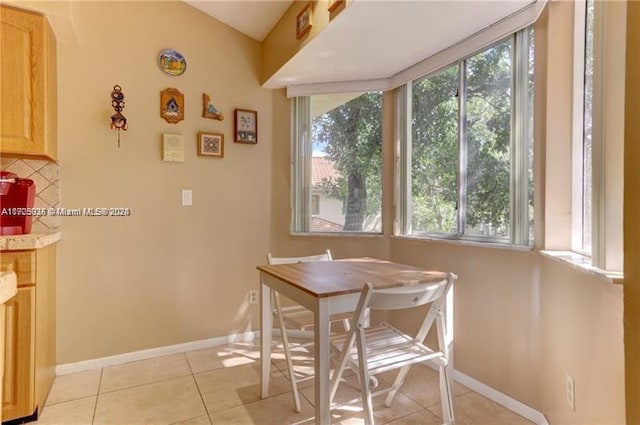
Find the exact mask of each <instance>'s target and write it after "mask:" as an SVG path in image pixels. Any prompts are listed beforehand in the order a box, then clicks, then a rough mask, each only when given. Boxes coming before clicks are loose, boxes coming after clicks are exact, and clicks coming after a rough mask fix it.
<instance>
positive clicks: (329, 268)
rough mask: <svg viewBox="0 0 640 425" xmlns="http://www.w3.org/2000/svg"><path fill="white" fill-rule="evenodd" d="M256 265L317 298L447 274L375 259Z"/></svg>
mask: <svg viewBox="0 0 640 425" xmlns="http://www.w3.org/2000/svg"><path fill="white" fill-rule="evenodd" d="M257 268H258V270H260V271H261V272H262V273H266V274H268V275H271V276H274V277H276V278H278V279H280V280H282V281H284V282H287V283H289V284H291V285H293V286H296V287H298V288H300V289H302V290H303V291H305V292H307V293H309V294H311V295H314V296H315V297H318V298H324V297H332V296H336V295H343V294H351V293H357V292H360V291H362V286H363V285H364V284H365V283H367V282H368V283H371V284H372V285H373V287H374V288H377V289H380V288H391V287H394V286H405V285H415V284H419V283H430V282H433V283H436V282H440V281H442V280H443V279H446V278H447V276H448V273H445V272H439V271H427V270H424V269H421V268H419V267H414V266H408V265H405V264H398V263H392V262H390V261H383V260H377V259H375V258H349V259H343V260H335V261H314V262H307V263H294V264H279V265H261V266H258V267H257Z"/></svg>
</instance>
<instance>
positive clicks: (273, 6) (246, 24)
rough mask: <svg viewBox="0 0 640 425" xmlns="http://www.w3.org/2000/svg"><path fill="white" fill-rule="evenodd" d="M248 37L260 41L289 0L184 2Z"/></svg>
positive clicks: (275, 21) (284, 10)
mask: <svg viewBox="0 0 640 425" xmlns="http://www.w3.org/2000/svg"><path fill="white" fill-rule="evenodd" d="M184 2H186V3H189V4H190V5H191V6H193V7H195V8H196V9H200V10H201V11H203V12H204V13H206V14H207V15H210V16H213V17H214V18H216V19H217V20H219V21H222V22H224V23H225V24H227V25H229V26H230V27H232V28H235V29H237V30H238V31H240V32H241V33H243V34H246V35H248V36H249V37H251V38H253V39H255V40H258V41H262V40H264V38H265V37H266V36H267V35H268V34H269V32H270V31H271V28H273V27H274V25H275V24H276V23H278V21H279V20H280V18H281V17H282V15H284V12H286V11H287V9H288V8H289V6H290V5H291V3H293V2H292V1H291V0H227V1H219V0H218V1H215V0H213V1H212V0H184Z"/></svg>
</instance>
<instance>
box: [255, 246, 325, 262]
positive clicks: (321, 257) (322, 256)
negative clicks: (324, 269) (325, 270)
mask: <svg viewBox="0 0 640 425" xmlns="http://www.w3.org/2000/svg"><path fill="white" fill-rule="evenodd" d="M331 260H332V258H331V251H330V250H328V249H327V250H326V251H325V253H324V254H317V255H307V256H304V257H273V256H272V255H271V253H268V254H267V262H268V263H269V264H270V265H276V264H292V263H309V262H313V261H331Z"/></svg>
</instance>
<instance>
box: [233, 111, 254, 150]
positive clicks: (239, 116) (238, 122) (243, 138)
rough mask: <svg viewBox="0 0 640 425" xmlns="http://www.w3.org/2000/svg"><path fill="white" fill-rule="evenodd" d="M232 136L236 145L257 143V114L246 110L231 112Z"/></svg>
mask: <svg viewBox="0 0 640 425" xmlns="http://www.w3.org/2000/svg"><path fill="white" fill-rule="evenodd" d="M233 112H234V113H233V115H234V120H233V134H234V141H235V142H236V143H253V144H255V143H258V113H257V112H256V111H250V110H248V109H236V110H235V111H233Z"/></svg>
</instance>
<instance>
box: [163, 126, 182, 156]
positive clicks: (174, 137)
mask: <svg viewBox="0 0 640 425" xmlns="http://www.w3.org/2000/svg"><path fill="white" fill-rule="evenodd" d="M162 160H163V161H165V162H184V136H182V134H169V133H164V134H163V135H162Z"/></svg>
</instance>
